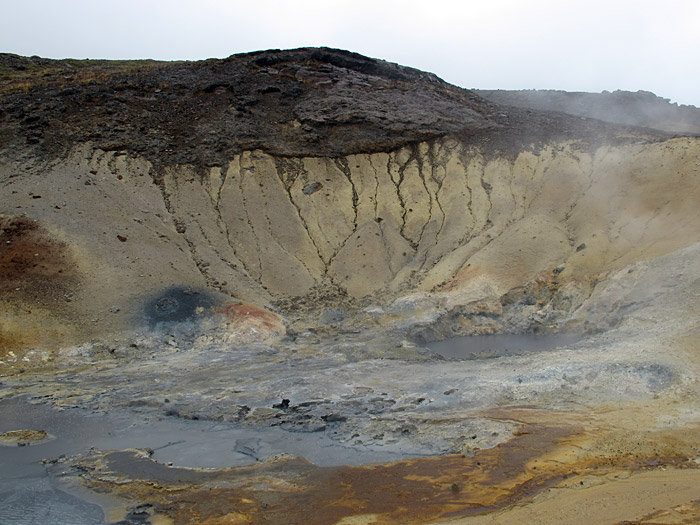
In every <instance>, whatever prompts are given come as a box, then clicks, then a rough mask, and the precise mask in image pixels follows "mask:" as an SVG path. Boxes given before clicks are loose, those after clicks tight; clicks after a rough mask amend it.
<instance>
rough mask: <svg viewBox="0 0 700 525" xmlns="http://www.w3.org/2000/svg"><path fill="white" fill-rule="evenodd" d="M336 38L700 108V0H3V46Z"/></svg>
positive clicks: (155, 50) (87, 49) (144, 50)
mask: <svg viewBox="0 0 700 525" xmlns="http://www.w3.org/2000/svg"><path fill="white" fill-rule="evenodd" d="M302 46H329V47H338V48H343V49H349V50H351V51H356V52H358V53H362V54H365V55H368V56H371V57H375V58H383V59H385V60H389V61H391V62H398V63H400V64H403V65H408V66H412V67H416V68H419V69H423V70H427V71H431V72H433V73H436V74H437V75H438V76H440V77H441V78H443V79H444V80H446V81H448V82H451V83H453V84H457V85H459V86H462V87H467V88H470V87H475V88H484V89H499V88H500V89H530V88H540V89H564V90H567V91H597V92H599V91H602V90H609V91H614V90H616V89H624V90H631V91H637V90H639V89H643V90H647V91H653V92H654V93H656V94H657V95H660V96H662V97H664V98H669V99H671V100H672V101H673V102H678V103H680V104H693V105H696V106H699V107H700V0H665V1H660V0H657V1H653V2H652V1H649V0H636V1H631V0H629V1H628V0H605V1H603V0H586V1H580V0H573V1H570V0H519V1H514V0H478V1H473V0H464V1H461V2H458V1H445V0H421V1H412V0H404V1H393V0H389V1H382V0H373V1H369V0H338V1H333V0H325V1H316V0H308V1H291V0H287V1H284V0H247V1H237V0H229V1H224V0H190V1H185V0H153V1H149V0H139V1H137V0H111V1H105V0H16V1H13V0H4V5H3V7H2V15H0V52H8V53H17V54H20V55H40V56H43V57H49V58H64V57H72V58H155V59H163V60H176V59H187V60H196V59H202V58H210V57H226V56H228V55H231V54H234V53H241V52H246V51H254V50H259V49H270V48H293V47H302Z"/></svg>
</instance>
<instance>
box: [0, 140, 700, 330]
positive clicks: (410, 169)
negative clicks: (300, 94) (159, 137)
mask: <svg viewBox="0 0 700 525" xmlns="http://www.w3.org/2000/svg"><path fill="white" fill-rule="evenodd" d="M699 164H700V141H698V140H697V139H694V138H676V139H669V140H665V141H659V140H649V141H639V140H635V141H634V142H631V141H627V142H626V143H621V144H618V145H603V146H591V145H590V144H587V143H582V142H577V141H567V142H560V143H550V144H547V145H544V146H541V147H536V146H535V145H534V144H533V145H532V147H531V148H529V149H526V150H523V151H521V152H519V153H517V154H515V155H505V154H502V155H498V154H494V153H492V152H484V151H483V150H482V149H480V148H479V147H476V146H473V145H469V144H465V143H463V142H460V141H458V140H456V139H454V138H450V137H447V138H444V139H440V140H436V141H433V142H430V143H419V144H416V145H414V146H406V147H403V148H400V149H398V150H395V151H390V152H384V153H371V154H354V155H347V156H341V157H336V158H328V157H278V156H274V155H270V154H267V153H264V152H262V151H260V150H256V151H246V152H243V153H242V154H240V155H236V156H234V157H233V158H232V159H231V160H230V161H229V162H228V163H227V164H225V165H223V166H219V167H214V168H209V169H201V168H195V167H194V166H187V165H176V166H171V167H168V168H154V167H153V165H152V164H150V163H149V162H148V161H146V160H145V159H142V158H140V157H138V156H134V155H131V154H127V153H126V152H104V151H101V150H94V149H92V148H91V147H90V146H89V145H85V146H82V147H80V148H76V149H74V150H73V152H72V153H71V155H70V156H69V157H67V158H66V159H63V160H59V161H56V162H53V163H39V164H36V165H30V164H24V165H22V164H16V163H12V164H10V163H8V164H5V165H3V166H2V168H1V169H2V173H0V177H1V178H2V180H4V181H5V183H4V195H5V196H6V199H5V202H4V209H5V215H4V216H5V219H4V220H5V221H11V220H14V219H12V218H11V217H12V216H19V215H21V216H22V220H24V221H30V223H31V224H32V225H33V226H32V227H33V228H39V227H41V228H43V229H44V230H45V231H46V232H47V235H51V236H53V238H55V239H57V241H56V242H59V241H60V242H61V243H62V244H61V246H63V247H64V249H65V250H66V251H67V253H68V259H63V261H64V263H63V264H65V266H66V268H65V272H64V270H61V273H60V274H58V273H57V274H55V275H52V274H47V275H40V274H37V275H34V274H33V273H32V272H31V271H29V269H28V267H26V265H25V266H21V265H20V263H19V262H18V259H15V258H13V257H14V256H13V253H14V252H12V251H11V249H13V248H14V247H15V246H16V244H13V242H14V241H13V240H12V239H10V238H9V237H8V241H7V243H6V245H5V246H3V250H4V252H5V253H6V255H7V257H6V258H7V259H8V260H7V261H5V264H6V265H9V266H8V268H11V269H14V270H15V271H19V272H21V271H26V274H25V275H24V276H23V278H24V279H26V280H27V282H28V283H32V282H38V281H48V282H59V281H60V282H67V283H70V286H68V284H62V285H61V286H63V287H66V286H67V288H66V289H65V290H63V289H61V290H62V292H61V294H59V295H60V296H57V295H56V294H53V296H51V297H50V298H47V299H46V300H45V301H44V302H45V304H43V305H42V308H43V309H44V310H41V308H39V309H37V311H36V312H33V313H32V315H35V316H41V315H44V314H45V315H46V316H48V317H51V316H53V314H55V317H56V318H57V319H60V321H56V322H57V323H59V322H60V324H66V323H68V325H75V326H76V327H78V328H76V329H75V330H77V331H79V332H82V333H84V334H85V333H88V334H93V335H94V334H99V333H116V332H120V331H124V330H128V329H136V328H139V327H143V325H144V322H145V321H144V320H145V318H147V317H148V312H145V309H146V310H147V309H148V307H149V306H148V305H152V304H155V303H153V301H154V297H155V298H157V297H158V296H159V294H163V293H166V292H167V290H168V289H171V288H173V287H184V288H187V287H192V288H196V289H201V290H208V292H207V293H211V294H213V297H215V299H212V301H214V302H216V303H217V304H218V303H225V302H226V301H231V300H233V301H244V302H247V303H253V304H257V305H259V306H263V307H267V308H272V309H275V310H277V311H278V312H279V313H281V314H282V315H283V316H287V317H289V319H290V322H291V321H293V320H294V319H296V320H300V319H302V318H304V316H305V315H306V314H305V312H306V313H308V312H311V313H309V315H318V312H319V311H320V310H321V309H323V308H340V309H348V308H349V309H355V310H357V309H358V308H360V307H367V306H368V305H375V306H382V307H383V306H387V305H390V304H394V305H396V304H404V305H405V304H410V305H412V306H411V308H414V309H416V310H419V309H421V308H429V309H430V310H431V311H432V312H433V313H432V314H431V315H432V316H433V317H431V319H433V320H435V319H434V317H435V316H440V315H444V314H445V312H448V313H449V312H454V311H458V312H459V313H460V315H461V314H468V315H471V316H474V315H477V316H478V315H479V314H485V315H488V316H491V317H494V316H495V317H494V318H495V319H496V320H497V321H498V320H499V316H501V320H502V321H503V323H505V322H506V320H505V319H506V317H508V316H505V317H503V315H504V308H506V310H508V308H509V307H511V310H512V305H513V304H516V305H518V306H519V307H523V305H525V303H527V302H528V301H529V302H530V303H532V304H530V305H529V306H530V308H524V309H523V308H521V311H519V312H515V314H514V315H515V317H518V316H519V317H520V319H515V318H510V317H508V320H507V323H510V324H509V325H508V326H509V327H510V329H511V330H531V329H532V328H533V324H532V322H529V321H528V322H525V321H524V320H523V319H524V318H525V317H527V316H531V314H533V313H534V312H535V311H539V312H542V311H544V312H545V313H549V312H550V311H553V312H554V314H550V318H551V321H552V322H550V323H549V325H547V324H546V323H545V324H544V325H541V326H543V327H544V329H547V328H549V329H556V328H558V327H560V326H561V324H562V323H564V322H566V323H569V324H571V323H574V324H576V323H577V322H578V323H579V324H580V322H581V321H582V320H581V319H578V321H577V318H576V311H577V309H578V308H579V307H581V305H582V304H583V303H584V302H585V301H586V300H587V299H588V297H589V296H590V294H591V292H592V291H593V289H594V288H595V285H596V284H597V283H599V282H600V281H604V280H605V279H606V278H607V276H608V275H609V273H610V272H611V271H613V270H615V269H618V268H622V267H625V266H627V265H630V264H633V263H635V262H636V261H639V260H644V259H649V258H653V257H657V256H660V255H663V254H666V253H670V252H672V251H674V250H677V249H679V248H682V247H684V246H687V245H689V244H692V243H693V242H694V241H695V239H697V238H698V236H699V234H700V225H699V224H698V223H697V221H695V220H693V217H694V214H693V210H694V209H695V207H696V203H697V202H698V198H699V197H700V196H699V194H698V193H699V192H700V187H699V186H700V182H699V181H700V178H698V177H696V176H695V175H696V174H697V173H698V172H699V170H700V165H699ZM678 188H682V191H678ZM33 221H36V222H33ZM7 224H10V222H8V223H7ZM8 228H9V226H8V227H7V228H5V230H4V231H5V232H6V235H9V233H8V232H10V229H8ZM27 249H28V250H29V251H32V250H31V249H30V248H27ZM36 250H37V253H39V252H41V254H40V255H37V257H40V256H42V257H43V256H44V252H46V248H44V247H41V246H38V247H37V248H36ZM31 255H32V256H33V254H31ZM20 266H21V267H20ZM23 268H24V270H22V269H23ZM32 271H34V272H35V273H36V270H32ZM69 275H70V276H71V280H67V276H69ZM9 276H10V274H9V273H8V274H7V276H6V277H5V280H6V281H7V279H10V277H9ZM7 282H8V283H9V281H7ZM12 282H13V283H14V282H15V281H12ZM10 284H12V283H10ZM12 286H14V285H12ZM16 288H18V289H17V290H15V291H13V294H12V296H7V299H6V301H11V302H12V301H14V302H13V307H12V308H14V309H15V310H16V309H17V308H18V305H20V304H22V305H25V306H26V307H27V308H29V306H28V305H31V304H33V303H35V302H36V301H37V297H35V295H36V294H33V292H32V291H31V290H32V287H31V284H29V285H28V286H17V287H16ZM184 288H183V289H184ZM533 296H534V297H535V298H536V300H535V301H534V303H533V302H532V301H533V300H532V297H533ZM532 307H534V308H532ZM455 309H456V310H455ZM8 311H10V310H8ZM509 311H510V310H509ZM42 312H43V313H42ZM144 312H145V313H144ZM506 313H507V312H506ZM555 314H556V315H555ZM5 315H9V314H7V313H6V314H5ZM18 315H19V314H18ZM20 316H21V317H26V315H24V314H21V315H20ZM12 317H13V318H15V319H16V318H17V316H12ZM511 317H512V316H511ZM588 321H589V323H590V322H591V320H590V319H588ZM49 324H50V323H49ZM504 326H505V325H504V324H501V325H500V326H499V325H498V323H496V324H493V323H492V324H491V325H488V326H485V327H484V326H482V327H481V328H480V329H481V331H484V330H485V331H494V330H496V331H497V330H502V329H504ZM589 328H595V327H589ZM450 330H453V331H454V330H456V331H457V332H460V331H463V332H465V333H466V332H469V331H470V330H471V331H473V330H476V328H475V327H474V326H473V323H472V324H471V325H470V324H469V322H467V321H462V326H461V327H455V326H452V327H451V328H450ZM70 331H71V332H73V331H74V330H70ZM433 337H439V334H438V335H433ZM29 340H31V341H36V335H35V336H32V337H31V338H30V339H29ZM29 340H28V341H29ZM57 340H60V337H59V338H57Z"/></svg>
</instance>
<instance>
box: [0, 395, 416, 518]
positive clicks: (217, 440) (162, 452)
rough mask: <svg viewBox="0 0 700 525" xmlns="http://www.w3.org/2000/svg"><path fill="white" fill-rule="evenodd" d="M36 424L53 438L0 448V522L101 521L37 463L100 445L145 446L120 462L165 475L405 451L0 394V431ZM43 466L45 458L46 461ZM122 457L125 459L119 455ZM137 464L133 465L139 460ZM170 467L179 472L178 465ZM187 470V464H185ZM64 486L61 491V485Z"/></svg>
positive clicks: (100, 514)
mask: <svg viewBox="0 0 700 525" xmlns="http://www.w3.org/2000/svg"><path fill="white" fill-rule="evenodd" d="M20 428H22V429H25V428H31V429H41V430H45V431H46V432H48V433H50V434H52V435H53V436H55V437H56V439H54V440H52V441H48V442H43V443H39V444H30V445H27V446H15V447H9V446H6V447H0V524H4V523H13V524H14V523H18V524H37V523H46V524H72V525H83V524H85V525H87V524H101V523H106V521H105V513H104V511H103V509H102V508H101V507H100V505H96V504H95V503H92V502H90V501H86V500H85V499H82V497H83V496H85V494H84V493H77V494H72V493H70V492H74V491H71V490H70V489H68V488H67V487H64V486H63V485H64V484H63V483H61V480H60V479H56V478H55V477H54V474H53V472H52V469H50V468H49V467H48V466H47V465H45V464H44V463H45V462H42V460H52V459H56V458H60V457H62V456H70V455H72V454H84V453H86V452H88V451H89V450H90V449H91V448H95V449H101V450H112V449H118V450H123V449H131V448H148V449H151V450H152V451H153V454H152V456H151V457H152V459H154V460H155V461H156V463H152V462H148V463H144V464H143V465H145V467H144V466H143V465H141V464H138V465H137V464H134V465H130V464H125V468H127V469H133V468H136V467H139V468H142V469H143V468H146V469H148V471H143V472H139V475H141V476H146V477H149V476H158V477H159V478H162V479H167V478H168V474H169V472H170V470H171V469H169V468H168V467H169V466H170V465H173V466H178V467H189V468H224V467H234V466H242V465H248V464H251V463H255V462H257V461H261V460H263V459H265V458H268V457H271V456H276V455H282V454H289V455H298V456H302V457H304V458H306V459H307V460H309V461H311V462H313V463H315V464H317V465H321V466H330V465H343V464H348V465H359V464H363V463H373V462H384V461H391V460H398V459H404V458H406V457H413V455H411V454H401V453H399V452H397V451H392V452H377V451H371V450H363V449H361V448H359V447H350V446H344V445H342V444H340V443H338V442H335V441H332V440H331V439H330V438H329V437H327V436H326V435H325V434H324V433H298V432H288V431H285V430H281V429H278V428H263V429H256V428H236V427H235V426H234V425H233V424H225V423H217V422H212V421H196V420H183V419H179V418H171V417H165V418H148V417H143V416H134V415H128V414H126V413H119V412H117V413H114V414H95V413H91V412H90V411H88V410H82V409H64V410H56V409H53V408H51V407H49V406H47V405H41V404H32V403H30V402H29V401H28V400H27V399H25V398H22V397H18V398H11V399H6V400H3V401H0V432H6V431H10V430H14V429H20ZM48 463H49V465H50V463H51V461H48ZM127 463H128V462H127ZM139 465H141V466H139ZM172 470H173V473H174V474H173V475H177V476H179V477H182V475H183V472H185V473H186V472H187V471H182V470H179V471H176V470H174V469H172ZM192 472H193V473H194V471H192ZM66 490H68V492H67V491H66Z"/></svg>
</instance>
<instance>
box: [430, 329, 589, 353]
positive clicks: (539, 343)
mask: <svg viewBox="0 0 700 525" xmlns="http://www.w3.org/2000/svg"><path fill="white" fill-rule="evenodd" d="M580 340H581V337H580V336H578V335H573V334H497V335H473V336H464V337H452V338H450V339H445V340H444V341H437V342H434V343H428V344H427V345H426V346H427V348H429V349H430V350H431V351H433V352H435V353H436V354H439V355H441V356H443V357H445V358H446V359H489V358H494V357H506V356H517V355H523V354H528V353H536V352H543V351H545V350H552V349H554V348H557V347H559V346H568V345H572V344H574V343H576V342H578V341H580Z"/></svg>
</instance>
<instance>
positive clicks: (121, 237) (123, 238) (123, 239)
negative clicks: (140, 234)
mask: <svg viewBox="0 0 700 525" xmlns="http://www.w3.org/2000/svg"><path fill="white" fill-rule="evenodd" d="M117 239H119V240H120V241H121V242H126V237H124V236H123V235H118V234H117Z"/></svg>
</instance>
